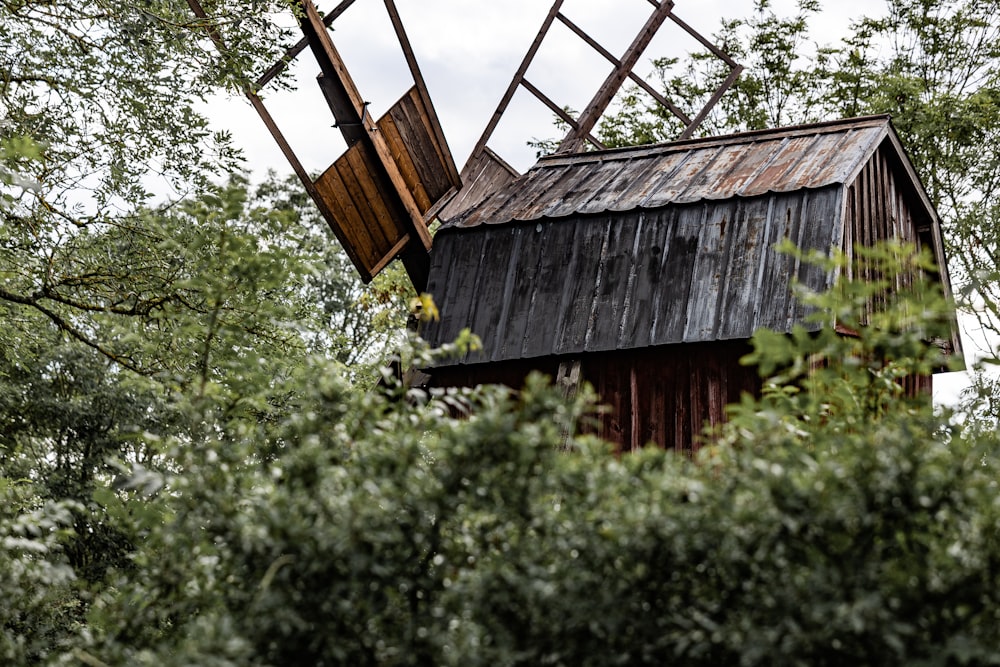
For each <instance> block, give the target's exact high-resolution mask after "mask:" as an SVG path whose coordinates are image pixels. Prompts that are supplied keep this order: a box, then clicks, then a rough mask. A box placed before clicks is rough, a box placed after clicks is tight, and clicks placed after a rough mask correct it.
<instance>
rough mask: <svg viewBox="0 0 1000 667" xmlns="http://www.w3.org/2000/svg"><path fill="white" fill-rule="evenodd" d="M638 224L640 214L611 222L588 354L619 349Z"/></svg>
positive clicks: (586, 345)
mask: <svg viewBox="0 0 1000 667" xmlns="http://www.w3.org/2000/svg"><path fill="white" fill-rule="evenodd" d="M638 224H639V216H637V215H632V216H626V217H624V218H618V217H617V216H616V217H615V218H611V219H609V220H608V237H607V242H606V243H605V244H604V246H603V248H602V253H601V257H600V260H599V266H598V272H597V290H596V292H595V294H594V299H593V303H592V305H591V309H590V313H589V314H588V321H587V331H586V334H585V337H584V349H586V350H588V351H597V350H613V349H615V348H616V341H617V339H618V332H619V331H620V330H621V323H622V319H623V317H624V314H625V308H626V303H627V296H626V295H627V292H628V287H629V283H630V278H631V275H632V270H633V267H634V265H635V260H634V256H633V250H634V248H635V238H636V232H637V231H638V229H637V226H638Z"/></svg>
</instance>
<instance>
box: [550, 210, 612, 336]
mask: <svg viewBox="0 0 1000 667" xmlns="http://www.w3.org/2000/svg"><path fill="white" fill-rule="evenodd" d="M556 224H558V223H556ZM575 226H576V227H577V228H578V234H577V236H576V242H575V243H574V244H573V256H572V258H571V260H570V262H569V263H568V264H566V265H565V267H564V270H563V275H562V281H563V284H564V288H563V289H564V294H563V300H562V304H561V305H560V308H559V323H558V325H557V326H556V330H557V331H558V335H557V337H556V340H555V345H554V347H553V350H552V351H553V352H554V353H555V354H571V353H576V352H581V351H583V348H584V343H585V341H586V339H587V328H588V326H589V325H590V315H591V311H592V307H593V305H594V295H595V293H596V291H597V274H598V270H599V269H600V257H601V255H602V252H603V248H604V246H605V244H606V243H607V240H608V234H609V232H610V226H611V221H610V219H609V218H606V217H605V218H602V219H599V220H593V219H591V220H586V221H579V222H577V223H576V224H575Z"/></svg>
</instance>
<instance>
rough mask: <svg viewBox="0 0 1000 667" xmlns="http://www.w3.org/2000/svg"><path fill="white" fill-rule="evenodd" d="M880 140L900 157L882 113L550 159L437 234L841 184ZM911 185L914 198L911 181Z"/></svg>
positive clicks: (849, 178)
mask: <svg viewBox="0 0 1000 667" xmlns="http://www.w3.org/2000/svg"><path fill="white" fill-rule="evenodd" d="M887 137H891V138H892V140H893V141H892V143H893V144H895V146H896V147H897V149H898V150H900V151H901V148H899V142H898V138H896V136H895V132H894V130H893V129H892V126H891V124H890V122H889V116H885V115H883V116H867V117H863V118H854V119H850V120H841V121H835V122H827V123H816V124H812V125H800V126H796V127H791V128H781V129H777V130H764V131H757V132H746V133H742V134H734V135H729V136H725V137H711V138H707V139H696V140H692V141H682V142H675V143H670V144H660V145H656V146H648V147H639V148H624V149H613V150H605V151H594V152H589V153H580V154H575V155H569V156H559V155H553V156H549V157H545V158H542V159H541V160H540V161H539V162H538V164H537V165H535V166H534V167H533V168H532V169H531V170H530V171H528V172H527V173H526V174H524V175H523V176H521V177H520V178H518V179H516V180H515V181H513V182H512V183H510V184H509V185H508V186H506V187H504V188H502V189H501V190H499V191H497V192H495V193H494V194H493V195H492V196H490V197H488V198H486V199H485V200H484V201H483V202H482V203H480V204H479V205H477V206H476V207H475V208H473V209H471V210H468V211H466V212H464V213H462V214H460V215H459V216H457V217H456V218H454V219H452V220H448V221H445V222H444V225H443V227H442V230H444V229H462V228H469V227H477V226H479V225H484V224H486V225H498V224H506V223H509V222H515V221H530V220H536V219H539V218H560V217H565V216H571V215H572V216H578V215H587V214H595V213H604V212H623V211H631V210H634V209H651V208H660V207H663V206H667V205H669V204H686V203H693V202H698V201H705V200H722V199H730V198H733V197H755V196H759V195H763V194H766V193H781V192H793V191H796V190H801V189H803V188H809V189H815V188H822V187H825V186H827V185H834V184H838V183H848V182H850V181H851V180H853V178H854V177H855V176H856V175H857V173H858V171H859V170H860V169H861V167H862V166H863V165H864V163H865V161H866V160H868V158H870V157H871V154H872V152H873V151H874V150H875V148H876V147H878V146H879V145H880V144H881V143H882V141H883V140H885V139H886V138H887ZM904 162H905V160H904ZM916 187H917V189H918V190H920V192H921V194H923V192H922V188H921V187H920V186H919V183H917V184H916Z"/></svg>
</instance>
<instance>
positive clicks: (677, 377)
mask: <svg viewBox="0 0 1000 667" xmlns="http://www.w3.org/2000/svg"><path fill="white" fill-rule="evenodd" d="M749 351H750V347H749V345H748V343H747V342H746V341H731V342H722V343H705V344H692V345H669V346H664V347H658V348H648V349H642V350H625V351H617V352H606V353H595V354H588V355H584V356H583V357H581V358H580V361H581V371H582V377H583V380H584V381H586V382H589V383H590V384H591V385H593V387H594V390H595V391H596V392H597V393H598V394H599V395H600V396H601V402H602V403H603V404H604V405H606V406H607V407H608V408H609V409H608V410H607V411H606V412H605V413H604V414H602V415H600V416H599V418H598V420H597V424H596V428H595V430H596V432H597V434H598V435H600V436H601V437H603V438H604V439H606V440H608V441H609V442H611V443H613V444H615V445H616V448H617V450H618V451H619V452H629V451H634V450H636V449H638V448H640V447H643V446H645V445H647V444H653V445H655V446H659V447H664V448H667V449H673V450H677V451H692V450H694V449H697V446H698V444H697V435H698V434H699V433H700V432H701V430H702V427H703V426H704V425H705V424H711V425H718V424H721V423H723V422H724V421H725V419H726V406H727V405H729V404H730V403H736V402H738V401H739V400H740V396H741V394H742V393H744V392H747V393H749V394H752V395H755V396H756V395H759V393H760V389H761V381H760V378H759V377H758V375H757V370H756V368H749V367H746V366H742V365H740V363H739V360H740V357H742V356H743V355H745V354H747V353H748V352H749ZM559 361H560V359H559V358H556V357H547V358H542V359H529V360H516V361H509V362H495V363H490V364H472V365H465V366H452V367H449V368H439V369H435V370H434V371H433V377H434V384H435V385H437V386H473V385H476V384H485V383H500V384H505V385H507V386H510V387H515V388H516V387H520V386H521V385H522V384H523V382H524V378H525V377H526V376H527V375H528V373H530V372H531V371H532V370H538V371H541V372H543V373H546V374H548V375H550V376H551V377H555V376H556V373H557V371H558V366H559Z"/></svg>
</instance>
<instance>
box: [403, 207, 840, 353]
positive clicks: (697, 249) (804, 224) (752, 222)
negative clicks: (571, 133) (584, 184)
mask: <svg viewBox="0 0 1000 667" xmlns="http://www.w3.org/2000/svg"><path fill="white" fill-rule="evenodd" d="M842 192H843V189H842V188H840V187H829V188H823V189H819V190H804V191H799V192H796V193H788V194H772V195H769V196H764V197H756V198H752V199H731V200H727V201H720V202H704V203H700V204H693V205H687V206H670V207H667V208H663V209H657V210H655V211H631V212H627V213H616V214H604V215H597V216H588V217H582V218H571V219H560V220H543V221H538V222H536V223H534V224H512V225H504V226H499V227H493V226H486V227H483V228H481V229H475V230H464V231H460V232H459V231H455V232H442V233H440V234H438V236H437V237H436V239H435V247H434V251H433V253H432V267H431V280H430V283H429V285H428V291H430V292H431V294H432V295H433V296H434V299H435V301H436V303H437V305H438V309H439V311H440V313H441V319H440V320H439V321H438V322H436V323H432V324H430V325H429V326H427V327H426V328H425V329H424V330H423V331H422V334H423V335H424V337H425V338H426V339H427V340H428V341H430V342H431V343H432V344H434V345H440V344H443V343H447V342H450V341H452V340H454V339H455V338H456V337H457V336H458V334H459V332H460V331H461V330H462V329H463V328H466V327H468V328H470V329H471V330H472V331H473V333H476V334H478V335H479V336H480V337H481V338H482V341H483V349H482V350H481V351H479V352H475V353H472V354H470V355H469V356H468V357H466V358H465V359H463V360H462V363H480V362H483V361H503V360H509V359H521V358H532V357H542V356H549V355H567V354H579V353H583V352H603V351H610V350H617V349H636V348H643V347H650V346H660V345H668V344H675V343H697V342H707V341H713V340H734V339H746V338H749V337H750V336H751V335H752V334H753V332H754V331H755V330H756V329H758V328H760V327H767V328H770V329H774V330H776V331H790V330H791V327H792V326H793V325H794V324H796V323H800V322H801V321H802V319H803V317H804V312H803V308H802V306H801V305H800V304H798V303H797V302H796V300H795V299H794V298H793V297H792V294H791V291H790V284H791V281H792V279H793V278H795V279H798V280H800V281H801V282H803V283H804V284H806V285H808V286H809V287H810V288H812V289H816V290H822V289H824V288H826V287H827V286H828V284H829V282H830V280H831V279H832V276H830V275H827V274H826V273H825V272H824V271H823V270H822V269H816V268H815V267H812V266H807V265H800V263H799V262H798V261H797V260H796V259H794V258H792V257H789V256H788V255H784V254H781V253H778V252H776V251H775V249H774V246H775V244H776V243H778V242H779V241H781V240H782V239H786V238H787V239H791V240H792V241H793V242H795V243H796V244H797V245H798V246H799V247H801V248H803V249H819V250H822V251H826V252H828V251H829V250H830V249H831V248H835V247H839V246H840V244H841V238H840V227H839V225H838V224H836V221H837V220H839V219H840V215H841V209H842V204H841V196H842Z"/></svg>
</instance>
